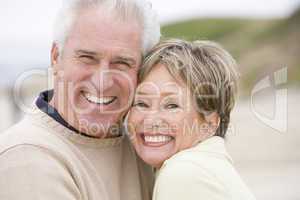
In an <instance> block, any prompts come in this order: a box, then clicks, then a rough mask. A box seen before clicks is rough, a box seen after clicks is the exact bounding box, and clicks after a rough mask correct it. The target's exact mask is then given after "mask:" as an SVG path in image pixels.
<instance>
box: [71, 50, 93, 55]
mask: <svg viewBox="0 0 300 200" xmlns="http://www.w3.org/2000/svg"><path fill="white" fill-rule="evenodd" d="M75 53H76V54H88V55H93V56H95V55H97V53H96V52H93V51H89V50H82V49H79V50H76V51H75Z"/></svg>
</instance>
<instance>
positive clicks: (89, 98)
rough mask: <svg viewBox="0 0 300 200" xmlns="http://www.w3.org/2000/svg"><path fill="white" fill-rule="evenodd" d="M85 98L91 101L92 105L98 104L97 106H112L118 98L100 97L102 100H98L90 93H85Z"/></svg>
mask: <svg viewBox="0 0 300 200" xmlns="http://www.w3.org/2000/svg"><path fill="white" fill-rule="evenodd" d="M84 96H85V98H86V99H87V100H88V101H90V102H92V103H96V104H110V103H112V102H113V101H114V100H115V98H116V97H100V98H98V97H96V96H93V95H91V94H89V93H84Z"/></svg>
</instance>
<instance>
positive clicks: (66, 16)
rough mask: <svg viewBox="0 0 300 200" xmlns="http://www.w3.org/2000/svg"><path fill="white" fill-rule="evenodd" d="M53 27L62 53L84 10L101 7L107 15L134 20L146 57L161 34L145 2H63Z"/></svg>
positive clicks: (121, 0)
mask: <svg viewBox="0 0 300 200" xmlns="http://www.w3.org/2000/svg"><path fill="white" fill-rule="evenodd" d="M64 1H65V2H64V3H65V4H64V5H63V6H62V8H61V10H60V13H59V15H58V17H57V20H56V23H55V26H54V42H55V43H56V44H57V45H58V47H59V50H60V51H63V48H64V44H65V42H66V40H67V37H68V35H69V32H70V31H71V28H72V26H73V24H74V21H75V20H76V17H77V16H78V14H79V11H80V10H82V9H84V8H90V7H95V6H97V7H101V8H104V9H106V10H107V11H108V12H107V13H113V14H114V16H115V15H116V17H120V18H121V19H124V20H132V19H136V20H137V22H139V23H140V25H141V27H142V29H143V30H142V34H143V35H142V41H143V44H142V51H143V55H146V54H147V53H148V52H149V51H150V49H151V48H152V47H153V46H154V45H155V44H157V43H158V42H159V39H160V36H161V33H160V25H159V22H158V19H157V15H156V12H155V11H154V10H153V9H152V6H151V4H150V3H149V2H147V1H146V0H67V1H66V0H64Z"/></svg>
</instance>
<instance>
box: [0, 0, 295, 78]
mask: <svg viewBox="0 0 300 200" xmlns="http://www.w3.org/2000/svg"><path fill="white" fill-rule="evenodd" d="M61 1H62V0H1V1H0V13H1V18H0V27H1V32H0V73H1V79H2V80H3V74H8V75H7V76H5V77H13V76H15V75H16V74H18V73H20V72H22V71H24V69H30V68H36V67H41V66H43V65H44V66H45V67H47V65H49V49H50V46H51V40H52V26H53V21H54V18H55V14H56V13H57V11H58V9H59V8H60V6H61ZM151 2H152V4H153V7H154V8H155V9H156V10H157V12H158V15H159V19H160V21H161V23H167V22H172V21H177V20H183V19H187V18H191V17H197V16H198V17H232V16H233V17H255V18H272V17H286V16H289V15H290V14H291V13H292V12H293V10H294V9H295V8H296V7H297V5H299V2H300V0H264V1H262V0H206V1H201V0H151ZM8 69H9V70H8ZM7 79H8V78H7ZM0 83H1V81H0Z"/></svg>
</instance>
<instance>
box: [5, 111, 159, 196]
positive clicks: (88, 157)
mask: <svg viewBox="0 0 300 200" xmlns="http://www.w3.org/2000/svg"><path fill="white" fill-rule="evenodd" d="M35 111H36V114H34V115H27V116H26V117H25V119H24V120H22V121H21V122H20V123H18V124H16V125H15V126H13V127H12V128H10V129H9V130H7V131H6V132H4V133H0V199H1V200H19V199H26V200H60V199H61V200H142V199H143V200H150V199H151V193H152V183H153V177H152V175H153V173H152V170H151V168H150V167H148V166H146V165H145V164H144V163H143V162H142V161H141V160H140V159H139V158H138V157H137V156H136V154H135V153H134V150H133V149H132V147H131V146H130V143H129V140H128V139H127V137H126V136H121V137H119V138H113V139H94V138H88V137H85V136H82V135H79V134H76V133H74V132H72V131H70V130H69V129H67V128H65V127H64V126H62V125H61V124H59V123H58V122H56V121H55V120H53V119H52V118H51V117H49V116H48V115H47V114H45V113H43V112H42V111H40V110H38V109H37V108H36V109H35Z"/></svg>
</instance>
